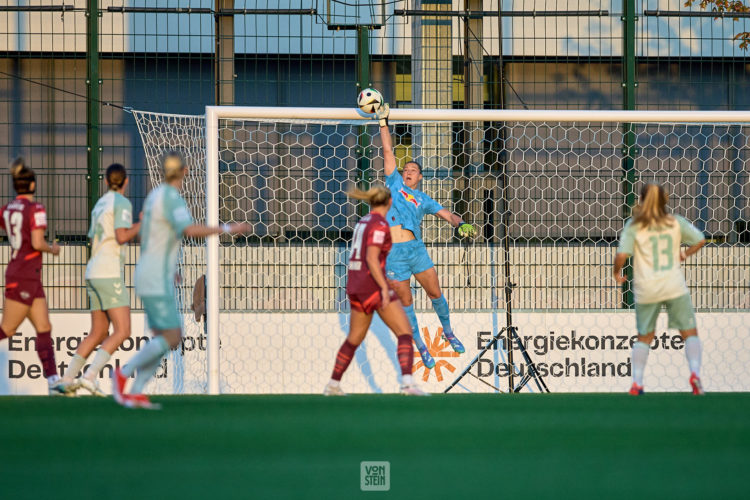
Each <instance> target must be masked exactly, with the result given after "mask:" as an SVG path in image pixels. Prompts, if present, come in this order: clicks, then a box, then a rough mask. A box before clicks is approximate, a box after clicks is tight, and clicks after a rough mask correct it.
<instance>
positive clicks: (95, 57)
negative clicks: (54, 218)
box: [86, 0, 102, 214]
mask: <svg viewBox="0 0 750 500" xmlns="http://www.w3.org/2000/svg"><path fill="white" fill-rule="evenodd" d="M101 84H102V82H101V80H100V79H99V0H87V2H86V151H87V156H86V158H87V162H86V164H87V169H88V173H87V176H86V180H87V182H88V212H87V213H89V214H90V213H91V210H93V208H94V204H95V203H96V200H97V199H98V198H99V180H100V178H99V177H100V174H99V162H100V158H101V151H102V148H101V146H100V145H99V133H100V128H99V122H100V109H99V103H100V86H101Z"/></svg>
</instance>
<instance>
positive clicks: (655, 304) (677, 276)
mask: <svg viewBox="0 0 750 500" xmlns="http://www.w3.org/2000/svg"><path fill="white" fill-rule="evenodd" d="M667 201H668V197H667V193H666V191H664V188H663V187H661V186H659V185H657V184H646V185H644V186H643V188H642V189H641V199H640V202H639V203H638V206H636V207H635V208H634V209H633V218H632V219H630V220H628V221H627V222H626V223H625V227H624V228H623V230H622V233H621V234H620V245H619V246H618V247H617V255H616V256H615V264H614V270H613V271H614V277H615V280H616V281H617V282H618V283H620V284H622V283H625V280H626V278H625V276H623V275H622V269H623V267H624V266H625V262H626V261H627V260H628V257H630V256H631V255H632V256H633V294H634V295H635V322H636V326H637V329H638V341H637V342H636V343H635V344H633V354H632V357H631V364H632V370H633V385H632V386H631V388H630V394H632V395H634V396H637V395H639V394H643V372H644V371H645V369H646V361H647V360H648V353H649V351H650V349H651V348H650V345H651V342H652V341H653V340H654V330H655V329H656V318H657V317H658V316H659V312H660V311H661V307H662V305H663V306H665V307H666V308H667V314H668V315H669V328H675V329H677V330H679V331H680V335H682V338H683V339H685V355H686V357H687V361H688V366H689V367H690V380H689V382H690V385H691V387H692V389H693V394H703V386H702V385H701V380H700V373H699V372H700V367H701V351H702V347H701V341H700V339H699V338H698V330H697V329H696V325H695V313H694V312H693V304H692V303H691V301H690V293H689V292H688V288H687V285H686V284H685V277H684V276H683V275H682V270H681V269H680V262H682V261H684V260H685V259H687V258H688V257H690V256H691V255H693V254H694V253H696V252H697V251H698V250H700V249H701V248H702V247H703V245H705V244H706V240H705V238H704V237H703V233H702V232H700V231H699V230H698V229H697V228H696V227H695V226H693V225H692V224H691V223H689V222H688V221H687V220H685V219H684V218H683V217H680V216H679V215H672V214H670V213H669V211H668V210H667ZM681 245H689V246H688V247H687V248H686V249H684V250H683V249H681V248H680V246H681Z"/></svg>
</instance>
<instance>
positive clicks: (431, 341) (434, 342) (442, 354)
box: [414, 327, 460, 382]
mask: <svg viewBox="0 0 750 500" xmlns="http://www.w3.org/2000/svg"><path fill="white" fill-rule="evenodd" d="M422 337H423V339H424V344H425V345H426V346H427V350H428V351H430V354H431V355H432V357H433V358H435V367H434V368H433V369H432V370H430V369H429V368H427V367H426V366H425V365H424V362H422V358H421V357H420V356H419V353H418V352H415V353H414V355H415V359H418V361H417V362H416V363H415V364H414V376H415V377H416V376H417V371H418V370H419V369H420V368H422V369H424V373H423V374H422V380H423V381H424V382H427V381H428V380H429V378H430V373H434V374H435V378H436V379H437V381H438V382H442V381H443V369H446V370H448V371H449V372H451V373H453V372H455V371H456V367H455V366H453V364H452V363H450V362H449V361H448V360H446V359H445V358H457V357H459V356H460V354H459V353H457V352H456V351H454V350H453V348H452V347H451V344H450V342H448V341H447V340H445V339H443V329H442V328H438V329H437V333H436V334H435V336H433V337H431V336H430V330H429V329H428V328H427V327H424V328H422ZM415 351H416V350H415Z"/></svg>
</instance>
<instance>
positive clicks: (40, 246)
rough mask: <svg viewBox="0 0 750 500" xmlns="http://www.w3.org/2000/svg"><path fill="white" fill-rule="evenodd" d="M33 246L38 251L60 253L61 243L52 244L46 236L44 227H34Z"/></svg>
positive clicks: (32, 233) (32, 234) (32, 232)
mask: <svg viewBox="0 0 750 500" xmlns="http://www.w3.org/2000/svg"><path fill="white" fill-rule="evenodd" d="M31 246H32V247H33V248H34V250H36V251H37V252H43V253H51V254H52V255H60V245H58V244H57V243H53V244H52V245H50V244H49V243H47V240H46V239H45V238H44V229H34V230H32V231H31Z"/></svg>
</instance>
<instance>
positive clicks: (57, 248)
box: [49, 242, 61, 256]
mask: <svg viewBox="0 0 750 500" xmlns="http://www.w3.org/2000/svg"><path fill="white" fill-rule="evenodd" d="M60 250H61V247H60V245H58V244H57V243H56V242H55V243H52V246H50V247H49V253H51V254H52V255H54V256H58V255H60Z"/></svg>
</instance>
